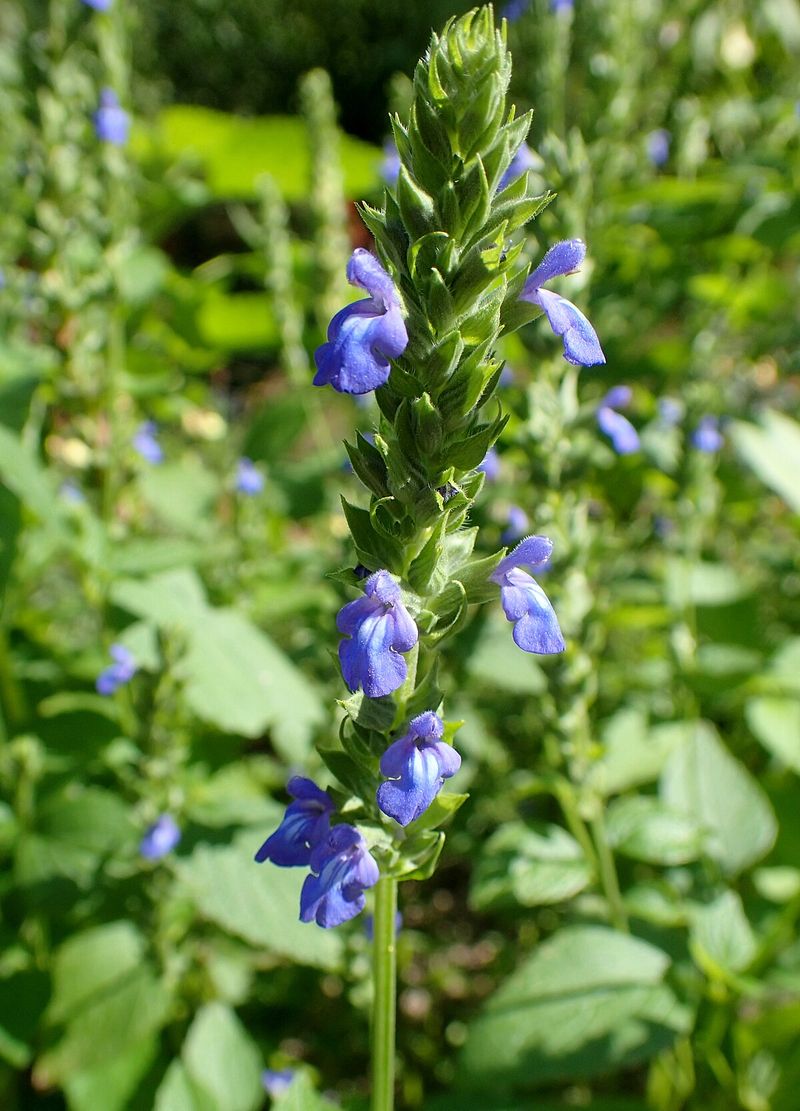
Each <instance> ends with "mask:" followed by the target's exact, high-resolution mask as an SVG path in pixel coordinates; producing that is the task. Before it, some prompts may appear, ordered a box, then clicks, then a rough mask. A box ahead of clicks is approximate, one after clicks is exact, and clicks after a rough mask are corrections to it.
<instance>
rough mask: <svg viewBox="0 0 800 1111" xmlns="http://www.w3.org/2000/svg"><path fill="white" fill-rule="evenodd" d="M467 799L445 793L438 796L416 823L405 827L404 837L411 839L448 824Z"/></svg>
mask: <svg viewBox="0 0 800 1111" xmlns="http://www.w3.org/2000/svg"><path fill="white" fill-rule="evenodd" d="M468 798H469V795H468V794H467V795H456V794H449V793H448V792H447V791H444V792H442V793H441V794H438V795H437V796H436V798H435V799H434V800H433V802H432V803H431V804H430V806H429V807H428V809H427V810H426V811H425V813H424V814H421V815H420V816H419V818H417V819H416V821H413V822H410V823H409V825H407V826H406V836H407V837H413V836H414V835H415V834H417V833H422V831H423V830H426V829H437V828H438V827H439V826H441V825H444V824H445V822H449V821H450V819H451V818H452V817H453V815H454V814H455V812H456V811H457V810H459V809H460V808H461V807H462V806H463V805H464V803H465V802H466V801H467V799H468Z"/></svg>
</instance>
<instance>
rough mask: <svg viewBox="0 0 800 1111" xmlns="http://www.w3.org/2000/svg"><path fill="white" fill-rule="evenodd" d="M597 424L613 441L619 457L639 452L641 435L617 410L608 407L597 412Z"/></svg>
mask: <svg viewBox="0 0 800 1111" xmlns="http://www.w3.org/2000/svg"><path fill="white" fill-rule="evenodd" d="M597 423H598V425H599V426H600V428H601V429H602V431H603V432H605V434H606V436H608V437H609V438H610V439H611V442H612V444H613V445H614V451H616V453H617V454H618V455H631V454H632V453H633V452H634V451H638V450H639V447H640V446H641V445H640V442H639V433H638V432H637V431H636V429H635V428H634V427H633V425H632V424H631V422H630V421H629V420H628V418H627V417H623V415H622V413H618V412H617V411H616V409H609V408H608V406H607V405H603V406H601V407H600V408H599V409H598V410H597Z"/></svg>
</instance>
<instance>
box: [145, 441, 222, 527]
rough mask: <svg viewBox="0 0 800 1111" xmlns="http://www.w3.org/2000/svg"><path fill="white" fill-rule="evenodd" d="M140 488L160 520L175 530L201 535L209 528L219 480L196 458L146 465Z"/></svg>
mask: <svg viewBox="0 0 800 1111" xmlns="http://www.w3.org/2000/svg"><path fill="white" fill-rule="evenodd" d="M139 489H140V490H141V492H142V496H143V497H144V499H145V501H146V502H148V504H149V505H150V506H151V508H152V509H154V510H155V512H156V513H157V514H158V516H159V517H160V518H161V520H162V521H163V522H164V523H165V524H166V525H168V526H170V527H171V528H173V529H175V530H176V531H180V532H186V533H189V534H190V535H192V536H202V535H203V534H205V533H207V532H208V531H209V530H210V528H211V506H212V503H213V501H214V499H215V498H216V497H217V496H218V494H219V482H218V481H217V479H216V477H215V476H214V475H212V474H211V473H210V472H209V471H207V470H205V469H204V468H203V466H202V464H201V462H200V460H199V459H196V458H195V459H187V460H185V461H183V462H179V463H162V464H161V466H159V467H149V468H148V469H147V470H145V471H142V473H141V475H140V476H139Z"/></svg>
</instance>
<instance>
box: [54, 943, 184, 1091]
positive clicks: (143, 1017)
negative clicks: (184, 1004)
mask: <svg viewBox="0 0 800 1111" xmlns="http://www.w3.org/2000/svg"><path fill="white" fill-rule="evenodd" d="M168 1011H169V997H168V995H167V993H166V988H165V987H164V985H163V984H162V983H161V981H160V980H159V979H158V977H157V976H156V974H155V971H154V970H153V968H152V967H151V965H150V964H149V963H148V962H145V963H140V964H139V965H138V967H136V968H134V969H132V970H130V971H129V972H127V973H126V974H125V975H124V976H122V977H120V978H119V979H117V980H115V981H114V982H113V983H112V984H111V985H109V987H108V990H107V991H106V992H105V993H104V994H102V995H101V996H99V997H98V998H96V999H94V1000H92V1001H90V1002H88V1003H87V1005H86V1006H85V1007H83V1008H81V1009H80V1010H79V1011H78V1012H77V1013H75V1014H74V1015H73V1017H72V1018H70V1020H69V1022H68V1024H67V1027H66V1031H65V1033H64V1036H63V1038H62V1039H61V1040H60V1041H59V1042H58V1043H57V1044H56V1045H55V1046H54V1047H53V1048H52V1049H50V1050H48V1051H47V1052H45V1054H44V1055H43V1056H42V1057H41V1058H40V1060H39V1061H38V1062H37V1064H36V1068H35V1075H36V1078H37V1083H41V1084H43V1085H46V1086H50V1085H52V1084H56V1083H59V1082H61V1081H63V1080H64V1078H66V1077H67V1076H70V1075H71V1074H74V1073H76V1072H80V1071H82V1070H84V1069H90V1068H93V1067H95V1066H99V1065H102V1064H103V1063H104V1062H107V1061H111V1060H113V1059H114V1058H116V1057H119V1056H122V1055H123V1054H124V1053H125V1052H126V1051H127V1050H128V1049H129V1048H130V1046H132V1045H135V1044H137V1043H138V1042H141V1041H143V1040H144V1039H145V1038H147V1037H148V1035H150V1034H154V1033H156V1032H157V1031H158V1030H160V1029H161V1027H162V1026H163V1025H164V1023H165V1022H166V1020H167V1014H168Z"/></svg>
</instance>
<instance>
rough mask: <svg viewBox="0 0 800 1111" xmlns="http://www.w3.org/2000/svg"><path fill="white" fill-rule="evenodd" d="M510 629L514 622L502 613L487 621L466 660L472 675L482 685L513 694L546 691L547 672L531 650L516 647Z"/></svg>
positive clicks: (541, 692)
mask: <svg viewBox="0 0 800 1111" xmlns="http://www.w3.org/2000/svg"><path fill="white" fill-rule="evenodd" d="M511 632H512V626H511V624H510V623H509V622H508V621H506V620H505V618H503V617H502V616H501V615H498V616H497V617H495V618H490V619H489V621H487V623H486V625H485V627H484V628H483V629H482V630H481V635H480V638H479V639H478V642H477V644H476V645H475V649H474V651H473V652H472V654H471V655H470V657H469V660H468V661H467V670H468V672H469V674H470V676H471V678H472V679H473V680H474V681H475V682H476V683H480V684H481V686H486V687H497V688H499V689H500V690H503V691H509V692H510V693H512V694H528V695H530V694H543V693H544V691H545V688H546V686H547V683H546V680H545V676H544V672H543V671H542V669H541V668H540V667H539V665H538V664H537V663H536V661H535V660H534V659H533V658H532V657H531V655H530V653H527V652H523V651H522V650H521V649H519V648H517V646H516V644H515V643H514V641H513V640H512V639H511Z"/></svg>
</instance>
